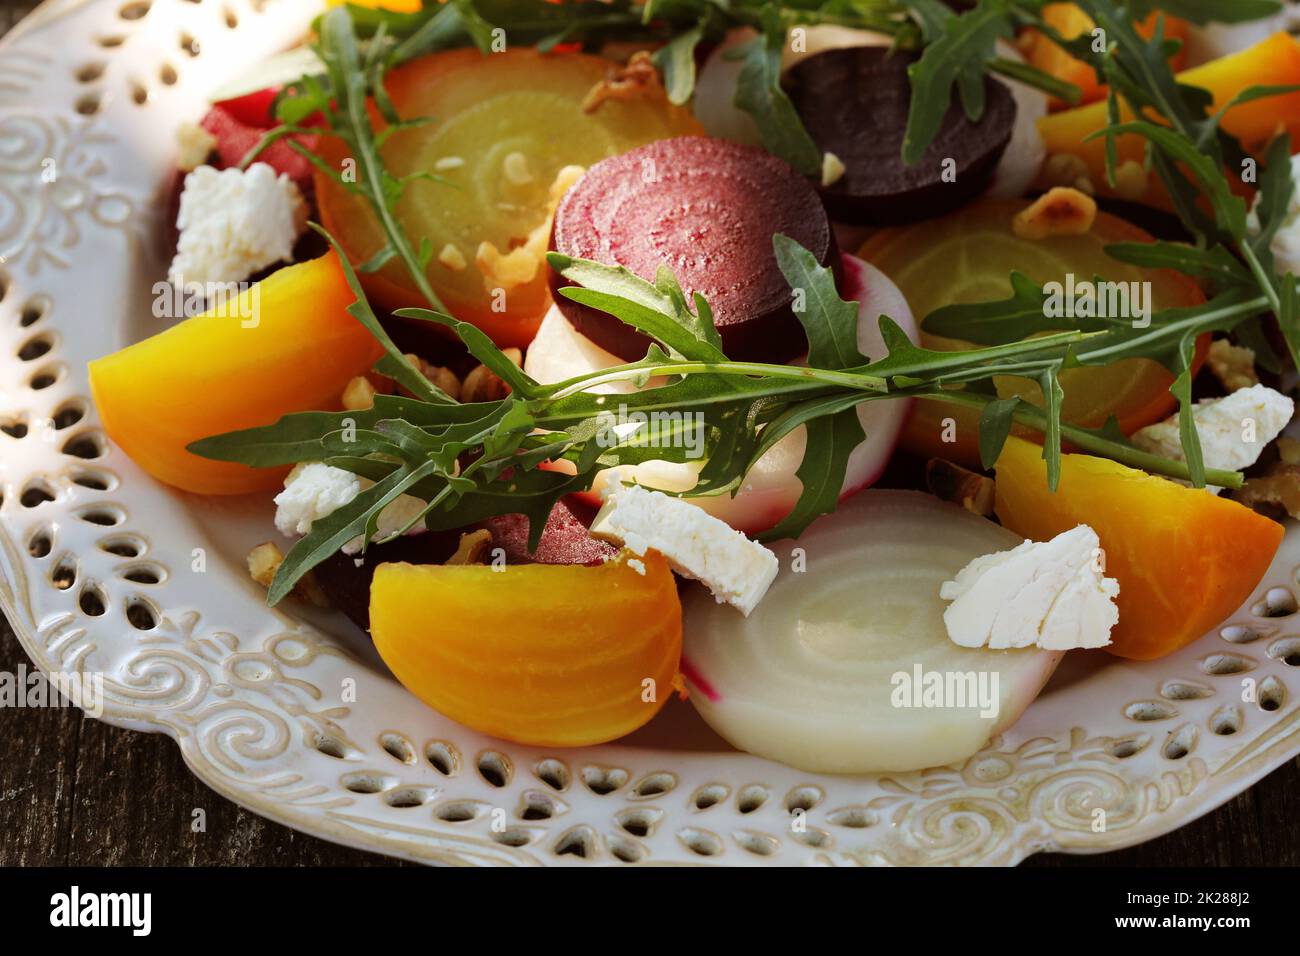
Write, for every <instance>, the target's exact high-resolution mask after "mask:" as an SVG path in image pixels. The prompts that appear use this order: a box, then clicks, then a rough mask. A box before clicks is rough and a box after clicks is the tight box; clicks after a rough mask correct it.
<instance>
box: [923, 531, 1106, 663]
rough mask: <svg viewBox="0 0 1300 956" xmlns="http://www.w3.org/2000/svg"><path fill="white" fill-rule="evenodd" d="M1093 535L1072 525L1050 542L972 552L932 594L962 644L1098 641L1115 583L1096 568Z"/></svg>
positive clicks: (1102, 639)
mask: <svg viewBox="0 0 1300 956" xmlns="http://www.w3.org/2000/svg"><path fill="white" fill-rule="evenodd" d="M1100 554H1101V552H1100V544H1099V542H1098V539H1097V533H1096V532H1095V531H1093V530H1092V529H1091V528H1089V527H1088V526H1087V525H1079V526H1078V527H1077V528H1074V529H1072V530H1070V531H1066V532H1064V533H1062V534H1059V535H1057V536H1056V537H1055V538H1053V539H1052V540H1051V541H1045V542H1035V541H1026V542H1025V543H1024V544H1022V545H1020V546H1019V547H1016V548H1012V549H1011V550H1010V551H1000V552H998V553H996V554H988V555H985V556H984V557H981V558H976V559H975V560H974V561H972V562H971V563H970V564H968V565H966V567H964V568H962V570H961V571H959V572H957V577H956V579H955V580H952V581H945V582H944V583H943V585H942V586H941V587H940V589H939V596H940V597H941V598H943V599H944V600H945V601H952V604H951V605H949V606H948V609H947V610H946V611H945V612H944V615H943V621H944V624H945V625H946V626H947V628H948V637H949V638H951V639H952V641H953V643H954V644H958V645H960V646H962V647H989V648H992V649H1004V648H1012V647H1041V648H1044V649H1046V650H1056V651H1061V650H1070V649H1071V648H1076V647H1105V646H1106V645H1107V644H1109V643H1110V631H1111V628H1113V627H1114V626H1115V624H1116V622H1117V621H1118V620H1119V609H1118V608H1117V607H1116V606H1115V598H1116V596H1118V594H1119V583H1118V582H1116V581H1115V580H1114V579H1113V578H1107V577H1104V576H1103V575H1102V573H1101V572H1100V571H1099V570H1098V565H1099V561H1098V557H1099V555H1100Z"/></svg>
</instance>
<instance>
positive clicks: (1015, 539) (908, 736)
mask: <svg viewBox="0 0 1300 956" xmlns="http://www.w3.org/2000/svg"><path fill="white" fill-rule="evenodd" d="M1020 542H1021V538H1020V537H1019V536H1018V535H1016V534H1013V533H1012V532H1010V531H1008V530H1006V529H1005V528H1002V527H1001V526H1000V525H996V524H994V523H993V522H991V521H988V520H985V519H984V518H980V517H977V516H975V515H973V514H971V513H970V512H968V511H966V510H964V509H962V508H960V507H958V506H956V505H950V504H947V503H946V502H942V501H940V500H938V499H937V498H933V497H931V496H930V495H925V494H922V493H920V492H915V491H884V490H872V491H866V492H863V493H862V494H860V495H858V496H856V497H855V498H853V499H851V500H850V501H847V502H845V503H844V504H843V505H841V507H840V509H839V510H838V511H837V512H836V513H834V514H831V515H828V516H826V517H823V518H821V519H819V520H818V521H817V522H815V523H814V524H813V525H812V526H811V527H810V528H809V529H808V530H807V531H806V532H804V534H803V535H802V536H801V537H800V538H799V539H798V540H796V541H786V542H781V543H779V544H777V545H776V546H774V547H773V549H772V550H773V551H775V552H776V555H777V558H778V560H779V561H780V563H781V571H780V573H779V574H778V576H777V579H776V581H775V582H774V583H773V584H772V586H771V588H770V589H769V591H768V593H767V596H766V597H765V598H764V599H763V600H762V602H761V603H760V604H759V605H758V607H757V608H755V609H754V611H753V612H752V613H751V614H750V615H749V617H742V616H741V615H740V614H737V613H736V612H735V610H734V609H732V608H728V607H722V606H719V605H718V604H717V603H716V602H715V601H714V600H713V598H712V597H711V596H710V595H709V594H708V593H705V592H703V591H701V590H700V589H698V588H692V589H691V590H689V591H688V592H687V593H686V594H685V595H684V596H683V600H682V609H683V615H684V629H685V643H684V646H683V654H682V672H683V673H684V674H685V675H686V679H687V682H688V684H689V687H690V699H691V703H692V704H694V705H695V708H696V710H698V711H699V712H700V715H701V716H702V717H703V718H704V719H705V720H706V721H707V722H708V723H709V725H710V726H712V727H713V729H714V730H716V731H717V732H718V733H719V734H721V735H722V736H723V737H725V738H726V739H727V740H728V741H730V742H731V743H732V744H733V745H734V746H736V747H738V748H740V749H741V750H746V751H749V752H750V753H753V754H757V755H758V756H761V757H767V758H770V759H772V760H777V761H780V762H781V763H785V764H789V765H791V766H793V767H797V768H799V769H801V770H806V771H809V772H818V773H880V772H904V771H908V770H920V769H924V768H927V767H938V766H944V765H947V764H950V763H954V762H957V761H961V760H964V759H965V758H967V757H969V756H971V755H972V754H974V753H975V752H976V751H978V750H979V749H980V748H981V747H982V746H983V745H984V744H985V742H986V741H987V740H988V739H989V738H990V737H992V736H993V735H994V734H997V733H1000V732H1001V731H1003V730H1005V729H1006V728H1007V727H1009V726H1010V725H1011V724H1013V723H1015V721H1016V720H1017V719H1018V718H1019V717H1020V715H1021V714H1022V713H1023V712H1024V710H1025V708H1026V707H1028V706H1029V704H1030V703H1031V702H1032V701H1033V699H1034V698H1035V697H1036V696H1037V695H1038V692H1039V691H1040V690H1041V689H1042V687H1043V685H1044V684H1045V683H1046V682H1047V679H1048V678H1049V677H1050V676H1051V674H1052V671H1053V670H1055V668H1056V665H1057V663H1058V662H1059V661H1060V659H1061V657H1062V655H1063V652H1061V651H1044V650H1040V649H1038V648H1018V649H1014V650H998V651H993V650H988V649H987V648H980V649H974V648H963V647H958V646H957V645H956V644H954V643H953V642H952V641H951V640H949V639H948V634H947V631H946V629H945V627H944V622H943V612H944V608H945V607H946V606H947V602H946V601H943V600H941V599H940V598H939V587H940V585H942V584H943V582H944V581H946V580H951V579H952V577H953V576H954V575H955V574H956V573H957V572H958V571H960V570H961V569H962V568H963V567H965V566H966V565H967V564H968V563H969V562H970V561H971V560H972V559H974V558H976V557H979V556H980V555H984V554H989V553H991V552H994V551H1005V550H1007V549H1008V548H1012V547H1015V546H1016V545H1018V544H1020ZM796 548H797V549H801V552H800V553H802V555H803V556H804V561H806V565H805V566H804V570H802V571H797V570H794V568H795V567H796V565H795V564H794V561H793V559H794V558H795V556H796V553H795V549H796ZM918 665H919V666H920V668H921V671H922V673H923V674H928V673H931V672H937V673H952V674H966V673H973V674H975V675H976V679H977V680H978V675H979V674H980V673H981V672H983V673H985V674H986V675H988V676H987V677H986V678H985V680H986V681H987V684H986V686H987V687H990V688H991V686H992V679H993V678H992V675H994V674H996V675H997V686H998V693H997V707H996V710H997V713H996V715H995V716H981V715H980V710H979V708H978V707H970V708H964V709H961V708H955V707H943V708H931V707H913V708H903V707H897V706H895V705H894V695H895V690H896V685H895V683H894V675H896V674H898V673H900V672H901V673H904V674H907V675H909V677H913V676H914V675H915V668H916V667H917V666H918Z"/></svg>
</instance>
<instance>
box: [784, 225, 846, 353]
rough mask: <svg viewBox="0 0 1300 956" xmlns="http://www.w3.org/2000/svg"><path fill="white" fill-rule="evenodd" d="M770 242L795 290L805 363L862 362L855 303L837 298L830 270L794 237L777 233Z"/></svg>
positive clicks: (796, 310)
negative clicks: (805, 349)
mask: <svg viewBox="0 0 1300 956" xmlns="http://www.w3.org/2000/svg"><path fill="white" fill-rule="evenodd" d="M772 246H773V249H774V250H775V252H776V264H777V265H778V266H779V267H780V269H781V273H782V274H783V275H784V276H785V281H786V282H788V283H789V284H790V288H791V289H792V290H794V297H795V303H796V304H795V318H797V319H798V320H799V323H800V324H801V325H802V326H803V328H804V332H805V333H806V334H807V336H808V363H809V364H810V365H816V366H818V367H820V368H832V369H837V368H853V367H854V366H858V365H865V364H866V362H867V359H866V358H865V356H863V354H862V353H861V352H859V351H858V304H857V303H856V302H845V301H844V300H843V299H841V298H840V296H839V292H838V291H837V290H836V288H835V276H834V274H833V273H832V272H831V270H830V269H827V268H825V267H824V266H822V265H821V264H820V263H818V262H817V257H816V256H814V255H813V254H812V253H811V252H809V251H808V250H807V249H805V248H804V247H803V246H801V245H799V243H797V242H796V241H795V240H793V239H791V238H790V237H789V236H784V235H781V234H780V233H777V234H776V235H775V236H773V237H772Z"/></svg>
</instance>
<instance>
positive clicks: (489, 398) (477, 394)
mask: <svg viewBox="0 0 1300 956" xmlns="http://www.w3.org/2000/svg"><path fill="white" fill-rule="evenodd" d="M502 353H503V354H504V355H505V356H506V358H508V359H510V361H512V362H514V363H515V364H516V365H520V364H521V363H522V362H523V360H524V354H523V352H521V351H519V349H503V350H502ZM509 394H510V386H509V385H507V384H506V383H505V382H503V381H502V380H501V379H500V378H499V377H498V376H497V374H496V373H495V372H493V371H492V370H491V369H490V368H488V367H487V366H486V365H480V366H478V367H477V368H475V369H474V370H473V371H472V372H470V373H469V374H468V375H466V376H465V382H464V384H462V385H461V388H460V400H461V401H462V402H465V403H466V404H469V403H471V402H497V401H500V400H501V399H503V398H505V397H506V396H507V395H509Z"/></svg>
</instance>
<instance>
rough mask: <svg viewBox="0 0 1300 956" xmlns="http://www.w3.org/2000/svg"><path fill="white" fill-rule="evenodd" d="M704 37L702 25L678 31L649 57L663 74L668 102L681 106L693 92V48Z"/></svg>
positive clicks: (694, 48)
mask: <svg viewBox="0 0 1300 956" xmlns="http://www.w3.org/2000/svg"><path fill="white" fill-rule="evenodd" d="M703 39H704V25H703V24H701V25H699V26H696V27H693V28H691V29H690V30H687V31H686V32H685V33H679V34H678V35H677V36H675V37H673V38H672V39H671V40H669V41H668V42H667V43H666V44H664V45H663V46H662V47H660V48H659V49H658V50H656V51H655V52H654V54H653V55H652V57H651V59H652V60H653V61H654V64H655V66H657V67H658V68H659V71H660V72H661V73H663V75H664V91H665V92H666V93H667V94H668V102H670V103H672V104H673V105H674V106H682V105H683V104H685V103H686V102H688V101H689V100H690V98H691V96H692V94H694V92H695V50H696V47H698V46H699V45H700V41H701V40H703Z"/></svg>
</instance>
